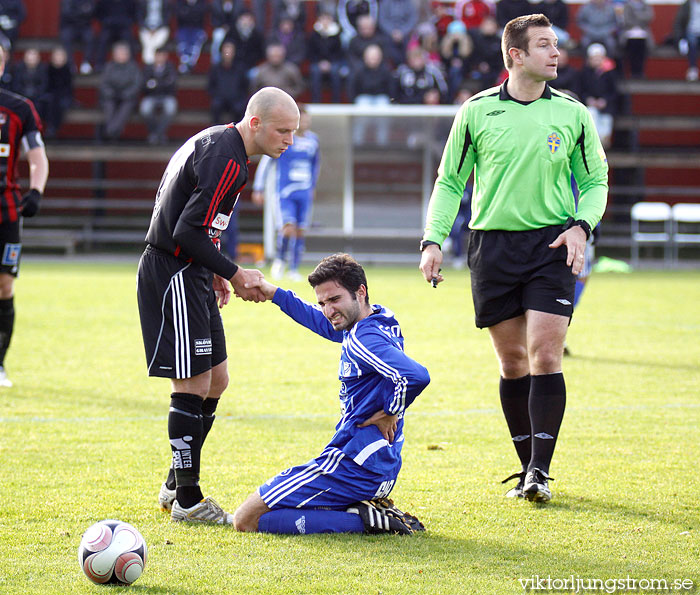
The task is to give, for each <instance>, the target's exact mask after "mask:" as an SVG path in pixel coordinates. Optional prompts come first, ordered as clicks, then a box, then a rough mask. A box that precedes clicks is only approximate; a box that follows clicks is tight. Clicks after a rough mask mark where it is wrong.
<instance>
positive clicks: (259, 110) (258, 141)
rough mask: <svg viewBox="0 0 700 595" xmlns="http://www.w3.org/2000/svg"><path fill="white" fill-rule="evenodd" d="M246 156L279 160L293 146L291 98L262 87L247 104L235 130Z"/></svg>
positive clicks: (295, 116)
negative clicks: (240, 137) (241, 119)
mask: <svg viewBox="0 0 700 595" xmlns="http://www.w3.org/2000/svg"><path fill="white" fill-rule="evenodd" d="M237 128H238V130H239V132H240V133H241V136H242V137H243V142H244V143H245V146H246V152H247V153H248V155H269V156H270V157H273V158H275V159H276V158H277V157H279V156H280V155H281V154H282V153H283V152H284V151H285V150H286V149H287V147H288V146H289V145H291V144H292V143H293V142H294V139H293V136H294V132H295V131H296V130H297V128H299V108H298V107H297V104H296V102H295V101H294V99H293V98H292V96H291V95H289V94H288V93H286V92H284V91H282V89H278V88H277V87H264V88H262V89H260V90H259V91H258V92H257V93H255V94H254V95H253V96H252V97H251V98H250V100H249V101H248V106H247V107H246V110H245V117H244V118H243V121H242V122H240V123H239V125H238V126H237Z"/></svg>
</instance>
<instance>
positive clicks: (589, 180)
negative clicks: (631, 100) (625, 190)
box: [571, 108, 608, 229]
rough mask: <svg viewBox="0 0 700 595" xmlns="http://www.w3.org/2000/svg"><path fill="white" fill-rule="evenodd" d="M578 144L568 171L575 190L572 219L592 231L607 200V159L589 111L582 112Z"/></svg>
mask: <svg viewBox="0 0 700 595" xmlns="http://www.w3.org/2000/svg"><path fill="white" fill-rule="evenodd" d="M581 135H582V137H583V138H582V140H581V142H580V143H579V145H578V146H577V147H576V150H575V151H574V153H573V154H572V156H571V170H572V171H573V174H574V178H576V183H577V184H578V188H579V198H578V209H577V210H576V218H577V219H583V220H584V221H585V222H586V223H588V225H590V226H591V229H593V228H594V227H595V226H596V225H598V223H599V222H600V219H601V217H602V216H603V213H604V212H605V205H606V203H607V200H608V159H607V157H606V156H605V151H604V150H603V145H601V143H600V138H599V137H598V133H597V132H596V129H595V125H594V124H593V118H592V117H591V114H590V113H589V111H588V110H587V109H585V108H583V109H582V123H581Z"/></svg>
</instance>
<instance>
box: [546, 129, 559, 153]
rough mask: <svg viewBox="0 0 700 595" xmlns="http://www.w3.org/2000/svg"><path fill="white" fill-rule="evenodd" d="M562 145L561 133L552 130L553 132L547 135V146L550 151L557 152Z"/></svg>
mask: <svg viewBox="0 0 700 595" xmlns="http://www.w3.org/2000/svg"><path fill="white" fill-rule="evenodd" d="M560 145H561V139H560V138H559V135H558V134H557V133H556V132H552V134H550V135H549V136H548V137H547V146H548V147H549V151H550V153H556V152H557V149H558V148H559V147H560Z"/></svg>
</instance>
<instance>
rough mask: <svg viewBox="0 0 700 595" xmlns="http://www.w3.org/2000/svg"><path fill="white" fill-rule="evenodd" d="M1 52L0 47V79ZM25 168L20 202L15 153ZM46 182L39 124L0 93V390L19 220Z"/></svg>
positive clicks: (26, 104)
mask: <svg viewBox="0 0 700 595" xmlns="http://www.w3.org/2000/svg"><path fill="white" fill-rule="evenodd" d="M4 70H5V51H4V50H3V49H2V47H1V46H0V76H2V74H3V72H4ZM21 152H24V155H25V157H26V159H27V161H28V162H29V188H30V189H29V192H27V193H26V194H25V195H24V196H22V194H21V192H20V189H19V184H18V183H17V163H18V161H19V157H20V153H21ZM48 177H49V162H48V159H47V158H46V150H45V149H44V141H43V139H42V138H41V121H40V120H39V115H38V114H37V113H36V110H35V109H34V104H33V103H32V102H31V101H30V100H29V99H27V98H26V97H22V96H21V95H17V94H15V93H11V92H9V91H6V90H4V89H0V250H1V251H0V386H8V387H9V386H12V382H10V380H9V379H8V377H7V373H6V372H5V355H6V354H7V348H8V347H9V346H10V339H11V338H12V329H13V328H14V325H15V308H14V302H13V296H14V284H15V277H17V274H18V272H19V260H20V256H21V253H22V243H21V238H20V234H21V230H22V217H34V215H36V214H37V212H38V211H39V201H40V200H41V196H42V194H43V193H44V188H45V187H46V180H47V179H48Z"/></svg>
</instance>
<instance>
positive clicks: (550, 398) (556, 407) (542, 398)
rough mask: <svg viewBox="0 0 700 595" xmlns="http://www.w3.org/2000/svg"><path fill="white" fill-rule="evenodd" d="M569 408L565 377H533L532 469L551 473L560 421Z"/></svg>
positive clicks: (531, 414) (531, 416)
mask: <svg viewBox="0 0 700 595" xmlns="http://www.w3.org/2000/svg"><path fill="white" fill-rule="evenodd" d="M565 408H566V384H565V383H564V374H562V373H561V372H558V373H556V374H542V375H538V376H533V377H532V381H531V384H530V420H531V424H532V458H531V459H530V465H529V469H534V468H535V467H536V468H537V469H540V470H541V471H544V472H545V473H547V474H548V473H549V464H550V463H551V462H552V455H553V454H554V447H555V445H556V443H557V436H558V435H559V427H560V426H561V420H562V419H563V418H564V409H565Z"/></svg>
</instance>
